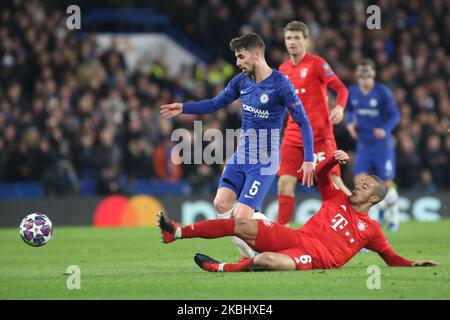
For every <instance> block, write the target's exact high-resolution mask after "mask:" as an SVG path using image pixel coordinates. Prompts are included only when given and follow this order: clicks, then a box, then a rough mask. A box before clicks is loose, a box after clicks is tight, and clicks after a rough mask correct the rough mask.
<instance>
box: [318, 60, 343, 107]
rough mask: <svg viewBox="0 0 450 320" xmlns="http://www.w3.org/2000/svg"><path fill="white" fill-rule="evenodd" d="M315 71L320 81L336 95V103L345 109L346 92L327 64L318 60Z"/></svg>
mask: <svg viewBox="0 0 450 320" xmlns="http://www.w3.org/2000/svg"><path fill="white" fill-rule="evenodd" d="M315 69H316V72H317V74H318V77H319V79H320V81H321V82H323V83H326V85H327V86H328V87H329V88H330V89H331V90H333V91H334V93H336V103H337V104H338V105H340V106H342V107H344V108H345V106H346V104H347V99H348V90H347V88H346V87H345V85H344V84H343V83H342V81H341V79H339V77H338V76H337V75H336V73H335V72H334V71H333V69H331V67H330V65H329V64H328V62H326V61H325V60H324V59H323V58H318V59H317V62H316V65H315Z"/></svg>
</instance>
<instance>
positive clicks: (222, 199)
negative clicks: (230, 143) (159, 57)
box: [161, 33, 314, 257]
mask: <svg viewBox="0 0 450 320" xmlns="http://www.w3.org/2000/svg"><path fill="white" fill-rule="evenodd" d="M230 49H231V50H232V51H234V53H235V56H236V65H237V66H238V67H239V69H240V70H241V71H242V72H241V73H239V74H237V75H236V76H235V77H234V78H233V79H231V81H230V82H229V83H228V85H227V87H226V88H225V89H224V90H223V91H222V92H221V93H220V94H219V95H217V96H216V97H214V98H212V99H208V100H203V101H200V102H192V103H172V104H168V105H163V106H161V114H162V116H163V117H165V118H172V117H174V116H177V115H179V114H182V113H183V114H205V113H210V112H214V111H216V110H218V109H219V108H222V107H225V106H227V105H229V104H230V103H232V102H233V101H235V100H236V99H238V98H240V100H241V103H242V128H241V130H242V131H241V137H240V139H239V144H238V147H237V149H236V151H235V153H234V154H233V156H232V157H231V158H230V159H228V161H227V164H226V166H225V169H224V171H223V173H222V176H221V179H220V182H219V187H218V190H217V194H216V197H215V199H214V206H215V208H216V210H217V212H218V216H219V218H230V217H231V216H233V217H235V218H237V219H252V218H264V215H262V214H260V213H258V212H255V209H256V211H258V210H259V209H260V208H261V205H262V202H263V200H264V197H265V196H266V194H267V192H268V190H269V188H270V186H271V185H272V183H273V181H274V179H275V177H276V173H277V171H278V167H279V152H280V131H281V128H282V125H283V121H284V118H285V114H286V108H287V109H288V110H289V112H290V113H291V114H292V116H293V117H294V119H295V120H296V122H297V123H298V125H299V126H300V129H301V134H302V138H303V141H304V143H305V149H304V150H305V155H304V157H305V158H304V162H303V164H300V163H299V169H300V170H301V171H303V173H304V175H303V181H302V183H303V184H305V183H306V184H307V185H308V187H309V186H311V185H312V183H313V175H314V164H313V160H314V154H313V147H314V145H313V135H312V128H311V125H310V123H309V120H308V117H307V116H306V113H305V110H304V109H303V105H302V104H301V102H300V100H299V98H298V97H297V94H296V93H295V89H294V87H293V85H292V84H291V82H290V81H289V80H288V79H287V78H286V77H285V76H284V75H283V74H282V73H280V72H278V71H277V70H275V69H272V68H271V67H269V65H268V64H267V62H266V60H265V57H264V49H265V45H264V42H263V40H262V38H261V37H260V36H259V35H258V34H256V33H250V34H246V35H243V36H241V37H237V38H234V39H232V40H231V42H230ZM242 133H243V134H242ZM236 200H237V204H236V206H235V207H234V208H233V206H234V204H235V202H236ZM233 238H234V239H233V241H234V242H235V244H236V245H237V247H238V249H239V250H240V251H241V254H242V255H243V256H247V257H251V256H253V251H252V250H251V249H250V248H249V247H248V246H247V245H246V244H245V243H244V242H243V241H242V240H240V239H239V238H236V237H233Z"/></svg>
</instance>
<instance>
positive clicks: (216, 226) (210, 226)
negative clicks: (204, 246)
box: [181, 219, 234, 239]
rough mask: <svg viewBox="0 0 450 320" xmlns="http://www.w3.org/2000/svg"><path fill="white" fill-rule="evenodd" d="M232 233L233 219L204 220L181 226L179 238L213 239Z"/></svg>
mask: <svg viewBox="0 0 450 320" xmlns="http://www.w3.org/2000/svg"><path fill="white" fill-rule="evenodd" d="M233 234H234V219H217V220H205V221H200V222H197V223H193V224H190V225H187V226H184V227H181V238H205V239H214V238H221V237H226V236H232V235H233Z"/></svg>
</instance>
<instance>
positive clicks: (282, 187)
mask: <svg viewBox="0 0 450 320" xmlns="http://www.w3.org/2000/svg"><path fill="white" fill-rule="evenodd" d="M295 183H296V179H295V178H294V177H291V176H281V177H280V178H279V179H278V194H280V195H284V196H292V195H294V189H295Z"/></svg>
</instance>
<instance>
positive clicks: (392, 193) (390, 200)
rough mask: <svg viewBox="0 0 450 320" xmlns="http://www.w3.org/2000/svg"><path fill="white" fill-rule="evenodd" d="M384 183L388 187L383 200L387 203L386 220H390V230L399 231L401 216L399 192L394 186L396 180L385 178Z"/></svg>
mask: <svg viewBox="0 0 450 320" xmlns="http://www.w3.org/2000/svg"><path fill="white" fill-rule="evenodd" d="M384 183H385V184H386V187H387V189H388V192H387V194H386V197H385V198H384V200H383V202H384V203H385V210H386V218H387V219H386V220H387V222H388V229H389V230H390V231H398V229H399V227H400V217H399V212H398V198H399V196H398V192H397V189H396V188H395V186H394V181H392V180H385V181H384Z"/></svg>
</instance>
